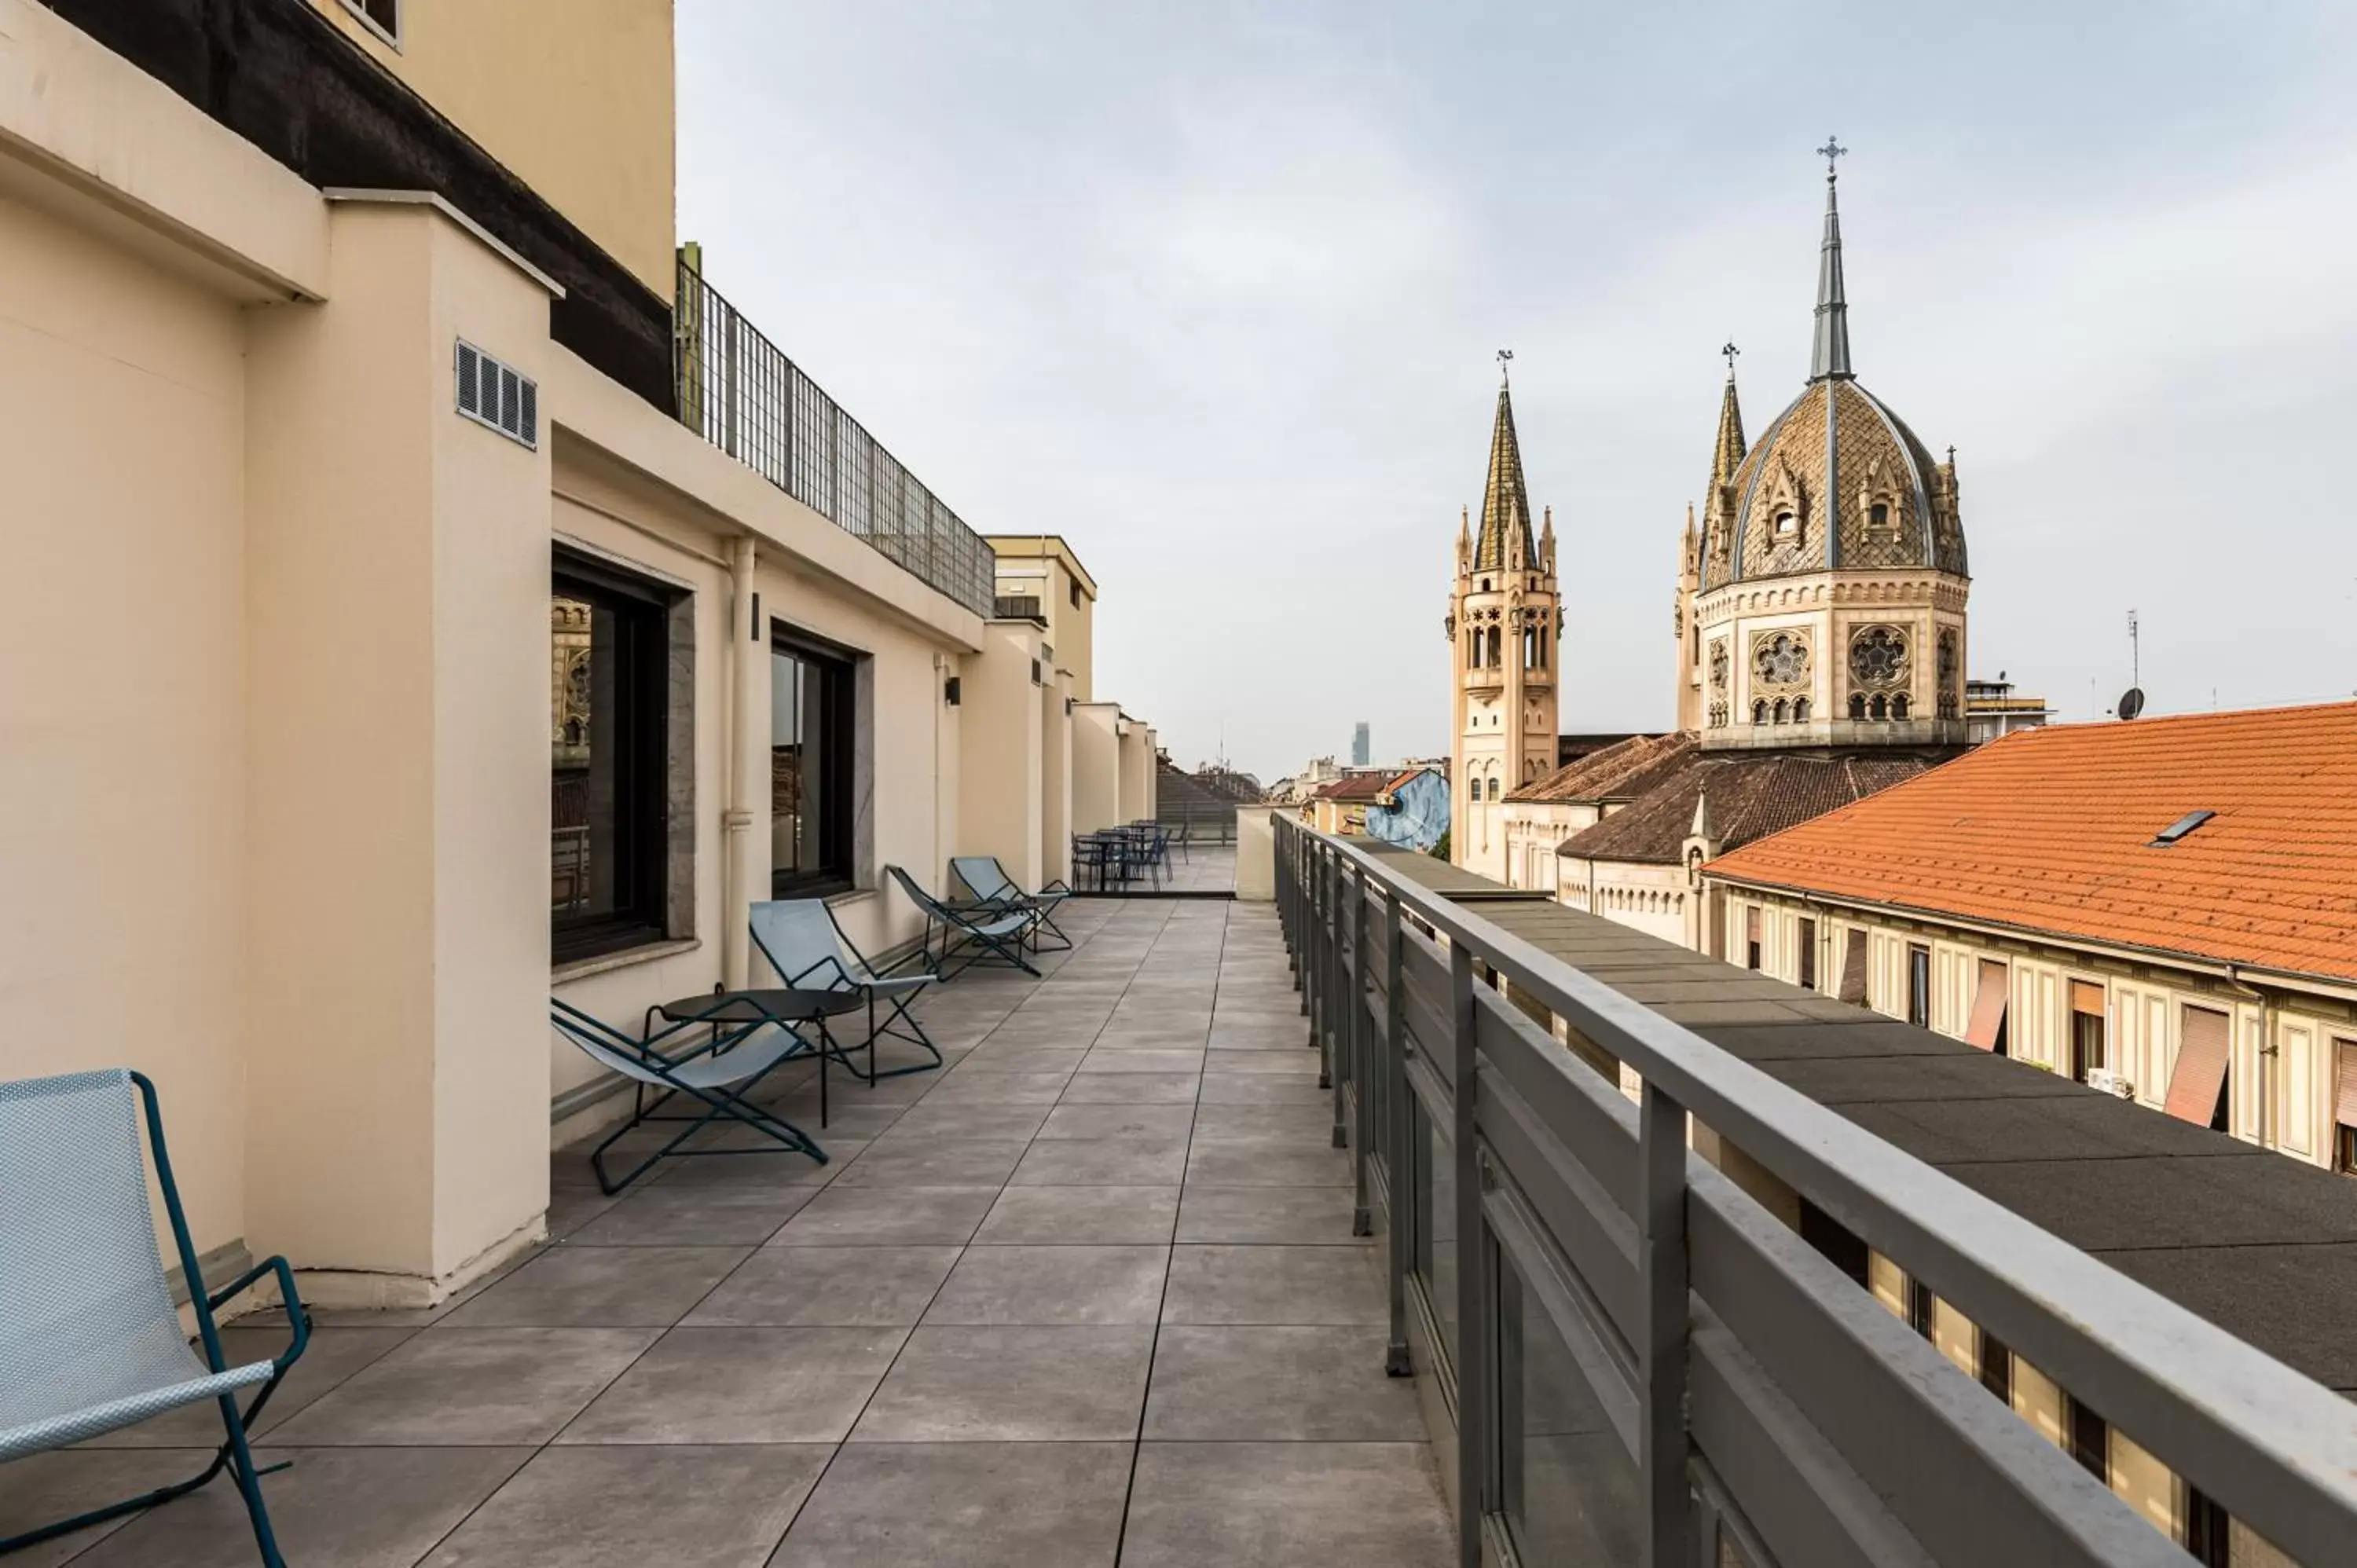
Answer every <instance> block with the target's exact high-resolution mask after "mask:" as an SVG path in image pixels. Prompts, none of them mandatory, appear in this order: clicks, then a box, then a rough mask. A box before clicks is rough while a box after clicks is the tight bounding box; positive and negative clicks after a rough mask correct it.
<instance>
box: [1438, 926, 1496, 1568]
mask: <svg viewBox="0 0 2357 1568" xmlns="http://www.w3.org/2000/svg"><path fill="white" fill-rule="evenodd" d="M1448 1012H1449V1027H1450V1029H1451V1031H1452V1032H1453V1033H1454V1034H1455V1036H1456V1046H1457V1049H1456V1070H1455V1072H1454V1073H1453V1075H1452V1082H1451V1084H1450V1091H1451V1093H1452V1095H1453V1103H1452V1104H1451V1106H1450V1112H1451V1115H1450V1118H1449V1121H1450V1125H1451V1129H1452V1131H1453V1133H1454V1138H1453V1147H1452V1148H1451V1150H1450V1155H1451V1157H1452V1161H1453V1163H1454V1164H1455V1165H1456V1170H1457V1553H1458V1564H1459V1568H1481V1516H1482V1513H1483V1512H1484V1510H1485V1508H1486V1505H1487V1502H1488V1498H1489V1475H1490V1447H1491V1442H1490V1416H1489V1407H1490V1399H1489V1394H1490V1386H1489V1385H1490V1358H1489V1354H1488V1351H1487V1349H1486V1346H1487V1344H1488V1341H1489V1334H1488V1329H1489V1322H1490V1320H1489V1315H1488V1314H1489V1308H1488V1305H1487V1302H1486V1300H1485V1297H1486V1295H1487V1293H1486V1292H1485V1291H1484V1290H1483V1289H1482V1285H1483V1283H1484V1282H1483V1276H1484V1275H1485V1274H1486V1273H1488V1269H1487V1267H1486V1262H1487V1257H1488V1249H1487V1247H1486V1246H1485V1245H1484V1243H1485V1240H1486V1235H1485V1227H1484V1225H1483V1223H1482V1219H1481V1183H1482V1179H1483V1172H1482V1167H1481V1165H1480V1162H1479V1161H1478V1160H1477V1159H1476V1157H1475V1148H1474V1145H1475V1142H1476V1138H1477V1133H1476V1132H1475V1119H1474V1106H1473V1092H1474V1090H1473V1084H1474V1076H1475V1075H1474V1070H1473V1058H1474V1055H1475V1043H1474V1042H1475V1038H1476V1033H1475V1022H1474V1004H1473V954H1472V953H1471V952H1470V951H1469V950H1468V949H1467V948H1466V947H1465V945H1464V944H1463V943H1462V942H1451V943H1450V944H1449V947H1448Z"/></svg>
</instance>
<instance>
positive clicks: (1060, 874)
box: [1023, 671, 1075, 888]
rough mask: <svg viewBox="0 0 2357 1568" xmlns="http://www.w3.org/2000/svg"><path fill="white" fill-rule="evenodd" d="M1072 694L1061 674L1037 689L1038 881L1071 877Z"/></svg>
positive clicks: (1065, 675)
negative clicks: (1038, 782) (1038, 781)
mask: <svg viewBox="0 0 2357 1568" xmlns="http://www.w3.org/2000/svg"><path fill="white" fill-rule="evenodd" d="M1071 691H1072V677H1071V674H1070V673H1069V672H1064V671H1059V672H1058V674H1057V676H1056V678H1055V679H1054V680H1053V681H1049V682H1044V683H1043V684H1042V685H1041V686H1040V687H1039V779H1040V789H1039V875H1040V882H1069V881H1071V875H1072V838H1071V833H1072V708H1073V706H1074V705H1075V704H1074V703H1073V702H1072V697H1071ZM1023 886H1026V887H1035V888H1036V887H1037V886H1039V883H1029V882H1027V883H1025V884H1023Z"/></svg>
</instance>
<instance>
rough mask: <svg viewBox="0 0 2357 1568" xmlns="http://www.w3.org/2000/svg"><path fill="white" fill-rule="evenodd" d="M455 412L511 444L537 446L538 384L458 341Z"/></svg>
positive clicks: (464, 340) (465, 342) (466, 343)
mask: <svg viewBox="0 0 2357 1568" xmlns="http://www.w3.org/2000/svg"><path fill="white" fill-rule="evenodd" d="M458 412H459V413H461V414H463V415H464V416H466V417H467V418H468V419H471V420H473V421H474V422H475V423H476V424H488V425H490V427H491V428H492V429H493V430H496V431H498V432H499V433H500V435H504V436H506V437H507V438H508V439H509V440H511V441H516V442H521V443H522V445H524V446H529V447H532V448H533V449H534V450H535V451H536V450H538V449H539V446H540V384H539V383H538V382H537V381H533V380H532V379H531V378H529V377H527V376H521V375H518V374H517V373H516V372H515V371H513V370H512V369H511V368H510V367H509V366H506V365H503V364H501V363H500V361H499V360H494V359H492V358H491V357H490V355H489V354H486V353H484V352H483V351H482V350H481V349H478V348H476V347H475V346H474V345H473V344H472V343H469V342H468V341H467V340H466V339H465V338H460V339H459V340H458Z"/></svg>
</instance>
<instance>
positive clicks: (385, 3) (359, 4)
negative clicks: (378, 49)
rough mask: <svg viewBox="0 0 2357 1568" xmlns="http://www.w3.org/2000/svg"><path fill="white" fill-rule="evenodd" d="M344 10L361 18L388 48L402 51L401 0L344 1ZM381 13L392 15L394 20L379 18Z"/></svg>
mask: <svg viewBox="0 0 2357 1568" xmlns="http://www.w3.org/2000/svg"><path fill="white" fill-rule="evenodd" d="M344 9H345V10H346V11H347V12H349V13H350V14H351V15H352V16H357V17H359V18H360V19H361V21H362V22H363V23H365V24H367V27H368V30H369V31H370V32H371V33H373V34H375V35H376V36H377V38H380V39H382V40H383V42H384V43H385V45H386V46H387V47H388V48H393V49H394V50H396V51H398V50H399V49H400V48H401V40H402V14H401V13H402V4H401V0H344ZM381 11H382V12H390V13H392V16H393V20H392V21H390V22H388V21H386V20H385V19H384V18H383V17H382V16H379V15H378V13H379V12H381Z"/></svg>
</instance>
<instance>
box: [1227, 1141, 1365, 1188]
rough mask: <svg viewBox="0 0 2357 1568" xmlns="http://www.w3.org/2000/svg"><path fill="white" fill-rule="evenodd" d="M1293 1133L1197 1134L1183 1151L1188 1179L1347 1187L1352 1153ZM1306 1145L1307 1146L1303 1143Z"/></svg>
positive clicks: (1247, 1184) (1245, 1184) (1255, 1184)
mask: <svg viewBox="0 0 2357 1568" xmlns="http://www.w3.org/2000/svg"><path fill="white" fill-rule="evenodd" d="M1321 1142H1323V1144H1324V1146H1323V1147H1320V1146H1319V1144H1318V1143H1312V1142H1309V1141H1308V1140H1306V1139H1302V1138H1296V1137H1291V1136H1287V1137H1284V1138H1209V1137H1200V1136H1199V1137H1197V1138H1196V1139H1195V1141H1194V1143H1193V1144H1192V1146H1190V1147H1189V1149H1188V1151H1187V1181H1188V1185H1189V1186H1193V1185H1194V1184H1196V1183H1198V1182H1200V1183H1202V1184H1204V1185H1205V1186H1209V1187H1349V1186H1351V1156H1350V1154H1349V1152H1348V1151H1347V1150H1343V1149H1338V1148H1335V1147H1334V1146H1333V1145H1332V1143H1331V1139H1330V1134H1329V1138H1328V1139H1326V1140H1321ZM1305 1145H1306V1146H1305Z"/></svg>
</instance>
